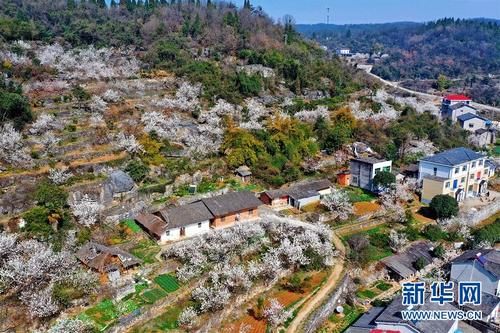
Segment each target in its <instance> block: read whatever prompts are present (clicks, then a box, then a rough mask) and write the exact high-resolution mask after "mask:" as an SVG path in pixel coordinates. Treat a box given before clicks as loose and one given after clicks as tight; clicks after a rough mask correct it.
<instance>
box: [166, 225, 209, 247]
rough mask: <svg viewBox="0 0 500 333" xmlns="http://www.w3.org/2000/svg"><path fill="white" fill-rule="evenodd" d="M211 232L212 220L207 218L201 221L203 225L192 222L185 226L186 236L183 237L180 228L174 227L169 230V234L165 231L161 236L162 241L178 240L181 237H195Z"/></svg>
mask: <svg viewBox="0 0 500 333" xmlns="http://www.w3.org/2000/svg"><path fill="white" fill-rule="evenodd" d="M207 232H210V221H208V220H206V221H203V222H201V227H199V226H198V223H194V224H190V225H187V226H186V227H185V232H184V237H181V229H180V228H172V229H169V230H168V235H167V234H166V233H164V234H163V235H162V236H161V239H160V243H166V242H171V241H176V240H179V239H181V238H187V237H194V236H197V235H201V234H204V233H207Z"/></svg>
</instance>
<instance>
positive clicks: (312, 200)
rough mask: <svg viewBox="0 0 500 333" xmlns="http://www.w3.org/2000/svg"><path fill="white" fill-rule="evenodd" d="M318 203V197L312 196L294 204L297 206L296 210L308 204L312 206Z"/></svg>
mask: <svg viewBox="0 0 500 333" xmlns="http://www.w3.org/2000/svg"><path fill="white" fill-rule="evenodd" d="M318 201H320V197H319V195H317V196H314V197H310V198H304V199H300V200H297V202H296V204H298V206H297V208H302V207H304V206H307V205H309V204H312V203H315V202H318Z"/></svg>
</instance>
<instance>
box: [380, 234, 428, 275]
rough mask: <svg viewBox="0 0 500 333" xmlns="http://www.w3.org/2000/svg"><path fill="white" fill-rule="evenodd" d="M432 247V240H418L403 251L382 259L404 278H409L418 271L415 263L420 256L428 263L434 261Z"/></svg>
mask: <svg viewBox="0 0 500 333" xmlns="http://www.w3.org/2000/svg"><path fill="white" fill-rule="evenodd" d="M431 248H432V245H431V243H430V242H427V241H422V242H416V243H414V244H412V245H410V247H408V249H406V250H405V251H404V252H403V253H400V254H396V255H392V256H390V257H387V258H384V259H382V260H381V261H382V262H383V263H384V264H385V265H386V266H387V267H388V268H390V269H391V270H392V271H394V272H395V273H397V274H398V275H399V276H401V277H402V278H407V277H409V276H411V275H413V274H415V273H416V272H417V270H416V269H415V267H414V263H415V262H416V261H417V259H418V258H423V259H424V260H425V262H426V265H428V264H430V263H431V262H432V255H431V251H432V250H431Z"/></svg>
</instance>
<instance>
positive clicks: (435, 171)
mask: <svg viewBox="0 0 500 333" xmlns="http://www.w3.org/2000/svg"><path fill="white" fill-rule="evenodd" d="M437 174H438V168H434V176H437Z"/></svg>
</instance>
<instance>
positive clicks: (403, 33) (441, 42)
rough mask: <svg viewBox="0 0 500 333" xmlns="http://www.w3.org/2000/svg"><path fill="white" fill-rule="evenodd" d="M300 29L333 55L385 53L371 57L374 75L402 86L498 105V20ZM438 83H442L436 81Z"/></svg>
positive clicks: (328, 26) (317, 26)
mask: <svg viewBox="0 0 500 333" xmlns="http://www.w3.org/2000/svg"><path fill="white" fill-rule="evenodd" d="M298 30H299V31H300V32H301V33H302V34H304V35H305V36H307V37H309V38H312V39H315V40H317V41H318V42H320V43H321V44H322V45H326V46H328V47H329V48H330V49H332V50H335V49H337V48H340V47H347V48H350V49H351V51H352V52H361V53H369V54H380V53H386V54H388V55H389V57H383V58H382V59H380V58H378V57H371V58H370V59H369V60H368V62H369V63H371V64H373V65H374V67H373V73H375V74H377V75H379V76H381V77H383V78H384V79H387V80H391V81H404V82H403V84H404V85H405V86H407V87H409V88H412V89H417V90H421V91H428V90H429V89H433V88H434V89H436V88H437V89H440V90H448V91H456V92H462V93H467V94H470V95H471V96H472V97H473V98H474V99H475V100H476V101H479V102H482V103H486V104H491V105H500V89H499V88H498V87H499V86H500V21H499V20H494V19H471V20H456V19H451V18H450V19H448V18H445V19H441V20H437V21H435V22H429V23H425V24H424V23H410V22H400V23H387V24H362V25H343V26H338V25H324V24H323V25H321V24H320V25H300V26H298ZM438 78H440V82H438Z"/></svg>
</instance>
